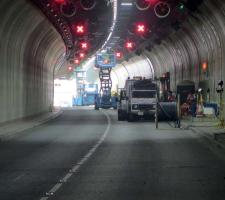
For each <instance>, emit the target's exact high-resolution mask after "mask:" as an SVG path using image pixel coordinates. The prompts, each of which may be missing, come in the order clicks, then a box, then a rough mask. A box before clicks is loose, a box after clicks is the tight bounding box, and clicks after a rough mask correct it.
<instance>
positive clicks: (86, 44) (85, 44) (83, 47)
mask: <svg viewBox="0 0 225 200" xmlns="http://www.w3.org/2000/svg"><path fill="white" fill-rule="evenodd" d="M80 47H81V49H83V50H87V49H88V43H87V42H81V44H80Z"/></svg>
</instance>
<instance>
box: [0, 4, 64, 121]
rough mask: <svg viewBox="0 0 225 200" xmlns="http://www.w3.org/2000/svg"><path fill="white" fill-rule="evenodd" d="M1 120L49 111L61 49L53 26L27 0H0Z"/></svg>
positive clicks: (61, 46) (59, 40)
mask: <svg viewBox="0 0 225 200" xmlns="http://www.w3.org/2000/svg"><path fill="white" fill-rule="evenodd" d="M0 11H1V12H0V38H1V40H0V41H1V42H0V61H1V66H0V70H1V73H0V110H1V112H0V123H2V122H7V121H11V120H16V119H20V118H24V117H29V116H33V115H37V114H40V113H43V112H47V111H49V107H50V105H51V104H52V101H53V77H54V75H53V71H54V67H55V65H56V63H54V62H53V58H54V59H56V58H57V57H58V56H60V54H62V52H63V51H64V45H63V42H62V40H61V38H60V36H59V35H58V33H57V32H56V31H55V30H54V29H53V28H52V25H51V24H50V23H49V22H48V21H47V20H46V19H45V17H44V16H43V15H42V14H41V13H40V12H39V11H38V9H37V8H36V7H34V6H33V5H32V4H31V3H30V2H29V1H25V0H18V1H8V0H2V1H1V2H0Z"/></svg>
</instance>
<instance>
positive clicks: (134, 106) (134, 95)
mask: <svg viewBox="0 0 225 200" xmlns="http://www.w3.org/2000/svg"><path fill="white" fill-rule="evenodd" d="M156 95H157V84H156V83H154V82H153V81H152V80H151V79H145V78H142V77H134V78H133V79H127V80H126V83H125V87H124V88H123V89H122V90H121V92H120V99H119V102H118V120H119V121H122V120H128V121H134V120H135V119H137V118H141V117H148V116H154V115H155V110H156V98H157V96H156Z"/></svg>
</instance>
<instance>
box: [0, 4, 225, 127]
mask: <svg viewBox="0 0 225 200" xmlns="http://www.w3.org/2000/svg"><path fill="white" fill-rule="evenodd" d="M199 10H200V11H199V12H196V13H195V14H194V15H193V16H190V17H189V19H188V20H187V21H186V22H185V23H184V24H183V26H182V28H181V29H180V30H179V31H177V32H175V31H174V33H173V34H171V35H170V36H169V37H168V38H167V39H166V40H164V41H162V43H161V45H158V46H156V47H155V48H154V49H153V50H152V51H151V52H149V51H145V52H144V53H143V54H142V55H141V56H135V57H133V58H131V59H130V60H129V61H128V62H123V63H122V64H120V65H118V66H117V67H116V68H115V69H114V70H113V75H112V76H113V79H114V85H118V87H123V85H124V81H125V79H126V78H127V77H128V76H130V77H132V76H134V75H135V76H140V75H143V76H145V77H152V76H161V75H162V73H164V72H167V71H169V72H170V73H171V86H172V89H173V90H175V87H176V85H177V83H179V82H180V81H181V80H185V79H188V80H193V81H195V83H196V86H197V85H198V83H199V82H201V81H204V82H205V83H206V84H208V85H209V88H210V89H211V91H212V98H213V99H216V97H217V96H218V95H217V94H216V91H215V89H216V86H217V82H218V81H219V80H220V79H223V78H224V77H225V76H224V75H225V74H224V73H225V66H224V65H225V21H224V18H225V16H224V15H225V2H224V0H208V1H205V2H204V3H203V4H202V5H201V7H200V8H199ZM0 37H1V40H0V41H1V42H0V61H1V66H0V69H1V73H0V92H1V93H0V97H1V98H0V110H1V112H0V123H1V122H6V121H10V120H14V119H18V118H23V117H27V116H32V115H36V114H39V113H42V112H46V111H48V110H49V106H50V105H51V104H52V101H53V78H54V75H53V74H54V68H55V67H56V68H57V64H58V63H57V61H58V60H60V59H59V58H61V57H62V54H63V53H65V47H64V44H63V41H62V39H61V37H60V35H59V34H58V33H57V32H56V31H55V30H54V28H53V26H52V25H51V24H50V23H49V22H48V21H47V19H46V18H45V17H44V16H43V14H42V13H41V12H40V11H39V10H38V9H37V8H36V7H35V6H33V5H32V4H31V3H30V1H28V0H17V1H9V0H1V2H0ZM146 56H147V57H148V59H149V60H148V59H147V58H146ZM204 61H207V62H208V69H207V72H206V73H204V72H203V71H202V69H201V64H202V62H204Z"/></svg>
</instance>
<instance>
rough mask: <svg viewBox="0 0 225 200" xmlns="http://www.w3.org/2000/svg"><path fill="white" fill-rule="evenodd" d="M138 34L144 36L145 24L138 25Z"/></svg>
mask: <svg viewBox="0 0 225 200" xmlns="http://www.w3.org/2000/svg"><path fill="white" fill-rule="evenodd" d="M136 32H137V33H140V34H144V33H145V32H146V27H145V25H144V24H137V25H136Z"/></svg>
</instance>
